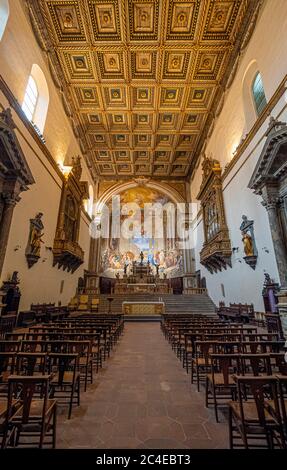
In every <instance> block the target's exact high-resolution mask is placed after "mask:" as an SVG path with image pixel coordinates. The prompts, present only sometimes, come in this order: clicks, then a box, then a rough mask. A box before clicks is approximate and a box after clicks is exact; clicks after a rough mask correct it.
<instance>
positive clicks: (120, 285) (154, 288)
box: [112, 261, 172, 294]
mask: <svg viewBox="0 0 287 470" xmlns="http://www.w3.org/2000/svg"><path fill="white" fill-rule="evenodd" d="M112 293H113V294H137V293H139V294H169V293H172V288H171V287H170V281H169V280H168V279H166V278H164V279H161V278H160V277H159V275H158V274H156V275H154V274H152V269H151V266H150V264H149V263H143V261H141V262H136V261H134V262H133V265H132V272H131V275H129V276H128V275H127V274H126V273H125V274H124V276H123V278H120V276H119V275H117V276H116V283H115V286H114V288H113V292H112Z"/></svg>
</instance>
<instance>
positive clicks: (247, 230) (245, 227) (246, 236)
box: [240, 215, 258, 269]
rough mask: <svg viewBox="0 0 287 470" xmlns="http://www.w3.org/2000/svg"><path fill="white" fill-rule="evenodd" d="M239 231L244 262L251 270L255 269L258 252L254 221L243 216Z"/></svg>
mask: <svg viewBox="0 0 287 470" xmlns="http://www.w3.org/2000/svg"><path fill="white" fill-rule="evenodd" d="M240 230H241V235H242V242H243V246H244V253H245V256H244V260H245V262H246V263H247V264H248V265H249V266H250V267H251V268H252V269H255V267H256V263H257V257H258V251H257V248H256V242H255V236H254V220H248V218H247V216H246V215H243V216H242V223H241V225H240Z"/></svg>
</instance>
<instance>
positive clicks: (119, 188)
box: [95, 180, 186, 212]
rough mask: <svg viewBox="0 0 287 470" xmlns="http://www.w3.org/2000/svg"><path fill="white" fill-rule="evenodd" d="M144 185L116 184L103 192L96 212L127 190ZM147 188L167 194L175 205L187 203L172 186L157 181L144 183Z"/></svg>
mask: <svg viewBox="0 0 287 470" xmlns="http://www.w3.org/2000/svg"><path fill="white" fill-rule="evenodd" d="M141 184H142V183H138V182H137V181H135V180H134V181H127V182H125V183H121V184H118V183H117V184H114V185H113V186H111V187H110V188H108V189H107V190H106V191H104V192H103V194H102V195H101V196H100V198H99V199H98V201H97V203H96V205H95V206H96V211H95V212H100V211H101V209H102V207H103V206H104V205H105V204H107V203H108V202H109V201H110V200H111V198H112V197H113V196H116V195H118V194H120V193H122V192H123V191H126V190H127V189H131V188H136V187H140V186H141ZM144 185H145V187H147V188H151V189H156V190H157V191H158V192H160V193H163V194H165V195H166V196H168V197H169V198H170V200H171V201H172V202H173V203H175V204H176V203H185V202H186V201H185V200H184V198H183V196H182V195H181V194H180V193H179V192H178V191H177V190H176V189H174V188H171V187H170V186H168V185H166V184H164V183H160V182H157V181H147V182H145V183H144Z"/></svg>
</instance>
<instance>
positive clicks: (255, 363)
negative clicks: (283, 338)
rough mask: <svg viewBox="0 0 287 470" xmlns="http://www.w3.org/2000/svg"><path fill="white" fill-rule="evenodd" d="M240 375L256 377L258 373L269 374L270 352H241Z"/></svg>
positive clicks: (270, 371) (270, 372)
mask: <svg viewBox="0 0 287 470" xmlns="http://www.w3.org/2000/svg"><path fill="white" fill-rule="evenodd" d="M240 359H241V370H242V375H251V376H254V377H258V376H260V375H271V374H272V370H271V358H270V354H267V353H264V354H241V355H240Z"/></svg>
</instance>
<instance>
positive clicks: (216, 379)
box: [207, 373, 235, 387]
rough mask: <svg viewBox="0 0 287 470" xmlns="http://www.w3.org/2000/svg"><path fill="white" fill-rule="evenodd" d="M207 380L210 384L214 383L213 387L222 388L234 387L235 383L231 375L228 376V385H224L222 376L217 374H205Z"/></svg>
mask: <svg viewBox="0 0 287 470" xmlns="http://www.w3.org/2000/svg"><path fill="white" fill-rule="evenodd" d="M207 379H208V380H209V381H210V382H211V383H213V382H214V383H215V385H221V386H222V387H224V385H225V386H226V387H234V386H235V382H234V377H233V374H230V375H229V376H228V382H229V383H228V384H224V379H223V375H222V374H220V373H218V374H216V373H215V374H213V375H212V374H207Z"/></svg>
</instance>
